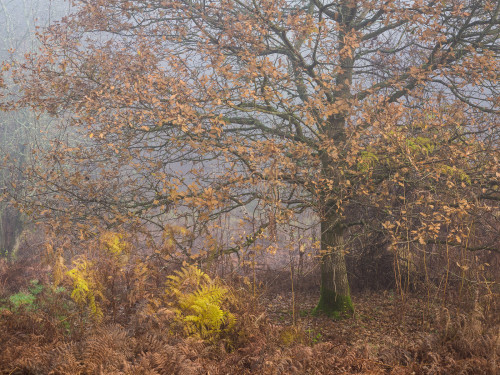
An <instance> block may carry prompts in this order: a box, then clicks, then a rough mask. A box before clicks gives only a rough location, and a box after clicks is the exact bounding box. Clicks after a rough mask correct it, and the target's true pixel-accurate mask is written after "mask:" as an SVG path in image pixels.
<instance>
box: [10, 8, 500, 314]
mask: <svg viewBox="0 0 500 375" xmlns="http://www.w3.org/2000/svg"><path fill="white" fill-rule="evenodd" d="M73 9H74V13H73V14H72V15H71V16H70V17H68V18H65V19H63V20H62V21H61V22H60V23H59V24H57V25H54V26H53V27H51V28H49V29H47V30H46V31H45V32H44V33H42V34H41V38H42V39H41V40H42V42H43V49H42V50H41V51H40V52H39V53H38V54H36V55H35V56H31V58H29V59H28V60H27V61H26V63H25V65H24V69H23V70H22V71H21V73H23V74H21V75H20V76H19V82H20V83H22V84H23V86H24V96H23V98H22V100H21V102H22V103H25V104H28V105H31V106H33V108H35V109H36V110H39V111H46V112H48V113H50V114H51V115H53V116H54V117H56V118H58V120H59V121H60V123H61V124H62V126H64V128H65V129H66V136H64V137H60V138H59V139H57V140H56V141H54V143H53V145H54V149H53V152H51V153H48V154H45V157H46V158H47V162H48V165H49V168H48V169H45V170H43V172H42V171H39V170H36V169H33V170H32V171H31V172H30V173H31V175H30V178H31V179H32V180H33V181H37V182H38V184H39V185H38V186H39V187H37V189H38V190H37V197H38V198H39V199H38V201H37V202H38V204H39V205H40V206H41V211H42V210H43V212H47V211H45V209H51V210H55V209H57V211H56V212H58V213H59V214H71V215H72V217H73V219H74V220H77V221H78V220H79V219H80V220H82V221H83V220H86V218H87V214H88V215H90V214H92V215H94V216H99V217H101V218H106V220H108V221H113V220H127V219H130V218H133V217H134V218H141V219H142V220H144V221H145V222H148V223H149V225H151V226H154V225H156V226H158V227H159V228H164V227H165V223H166V222H167V221H168V220H172V219H174V220H175V219H176V218H178V217H180V216H185V215H187V213H188V212H191V213H192V217H195V218H196V220H197V221H196V223H203V224H196V225H198V227H197V228H198V229H199V231H200V233H203V230H204V229H203V228H205V229H206V227H207V225H208V223H210V222H211V221H213V220H214V218H216V217H217V215H220V214H223V213H227V212H232V211H234V210H236V209H239V208H245V207H250V206H252V207H258V208H259V209H260V210H261V212H266V213H267V214H266V216H265V217H266V219H265V220H263V221H262V222H261V223H259V225H257V226H256V228H255V233H253V234H250V235H249V236H248V237H246V241H247V242H249V241H250V242H252V240H254V239H255V238H257V237H258V236H259V235H261V234H262V232H263V231H268V232H269V233H270V234H271V236H272V235H274V232H275V230H276V225H280V224H283V225H284V224H285V223H287V222H291V221H293V220H296V219H297V218H298V217H300V215H301V214H304V213H305V212H314V215H315V216H314V217H315V218H316V220H317V221H318V222H319V223H320V228H321V231H320V232H321V295H320V301H319V304H318V306H317V311H324V312H326V313H328V314H329V315H333V316H336V315H339V314H342V313H346V312H350V311H352V310H353V305H352V302H351V299H350V291H349V283H348V279H347V272H346V264H345V260H344V256H345V253H346V251H347V250H348V248H349V246H350V244H351V242H350V241H351V238H352V237H351V235H355V234H356V233H357V232H356V231H359V230H366V228H368V229H369V230H370V231H378V232H379V233H383V235H384V236H385V237H386V238H387V239H388V240H389V242H390V247H391V249H393V250H394V251H399V250H401V249H402V251H403V250H404V251H406V250H405V249H410V248H412V249H413V248H415V249H423V250H424V251H425V249H426V248H427V247H429V246H436V245H437V244H446V245H447V246H448V245H449V246H464V247H466V248H469V249H472V248H474V249H490V250H493V249H494V248H495V246H496V245H497V244H498V239H499V232H498V216H495V215H496V214H495V213H494V212H495V207H497V206H495V205H496V203H495V202H498V199H499V191H498V180H499V170H498V156H499V149H498V136H499V133H498V130H499V127H498V125H499V124H498V112H499V97H498V72H499V71H500V69H499V62H498V52H499V47H498V45H499V44H498V37H499V30H500V28H499V22H500V19H499V12H500V3H499V2H496V1H488V0H453V1H435V0H412V1H402V0H331V1H323V0H217V1H212V0H203V1H201V0H106V1H104V0H93V1H87V0H75V1H73ZM40 186H44V188H41V187H40ZM42 197H44V199H42ZM53 212H54V211H53ZM194 223H195V221H194V220H193V221H191V224H192V225H193V226H195V224H194ZM479 223H482V224H481V225H479ZM360 228H363V229H360ZM191 229H192V230H193V231H194V230H195V228H191ZM206 234H207V236H208V235H209V234H208V232H206ZM240 246H241V244H240ZM238 248H239V247H238V246H237V245H235V246H233V247H232V248H231V249H227V250H228V251H232V250H234V249H238ZM398 249H399V250H398Z"/></svg>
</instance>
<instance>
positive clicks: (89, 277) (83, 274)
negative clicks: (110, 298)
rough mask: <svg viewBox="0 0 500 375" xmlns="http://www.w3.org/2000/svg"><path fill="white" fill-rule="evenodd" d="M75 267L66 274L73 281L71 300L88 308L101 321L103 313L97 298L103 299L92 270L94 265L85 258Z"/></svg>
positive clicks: (79, 260)
mask: <svg viewBox="0 0 500 375" xmlns="http://www.w3.org/2000/svg"><path fill="white" fill-rule="evenodd" d="M73 264H74V267H73V268H72V269H71V270H69V271H68V272H67V273H66V274H67V275H68V276H69V277H70V278H71V279H72V280H73V292H72V293H71V298H72V299H73V301H75V302H76V303H77V304H78V305H79V306H81V307H88V308H89V310H90V312H91V314H92V317H93V318H94V319H96V320H100V319H101V318H102V316H103V312H102V310H101V308H100V306H99V304H98V303H97V301H96V297H101V298H103V295H102V292H101V291H100V290H99V287H98V283H97V282H96V280H95V277H94V275H93V272H92V270H91V267H92V264H91V263H90V262H88V261H87V260H86V259H85V258H79V259H77V260H76V261H74V262H73Z"/></svg>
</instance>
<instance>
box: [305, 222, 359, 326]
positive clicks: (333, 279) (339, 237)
mask: <svg viewBox="0 0 500 375" xmlns="http://www.w3.org/2000/svg"><path fill="white" fill-rule="evenodd" d="M321 220H322V221H321V253H322V258H321V289H320V298H319V302H318V305H317V306H316V308H315V309H314V313H324V314H326V315H328V316H329V317H332V318H337V319H338V318H341V317H342V316H344V315H347V314H352V313H353V312H354V306H353V304H352V301H351V294H350V289H349V282H348V280H347V270H346V264H345V259H344V252H343V251H344V239H343V228H342V222H341V220H340V218H339V217H338V216H337V214H336V213H327V214H326V215H325V217H323V218H322V219H321Z"/></svg>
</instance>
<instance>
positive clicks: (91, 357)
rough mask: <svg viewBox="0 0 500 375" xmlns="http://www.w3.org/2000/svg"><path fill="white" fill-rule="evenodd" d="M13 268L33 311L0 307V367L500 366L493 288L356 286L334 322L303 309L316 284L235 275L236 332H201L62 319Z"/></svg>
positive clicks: (156, 323)
mask: <svg viewBox="0 0 500 375" xmlns="http://www.w3.org/2000/svg"><path fill="white" fill-rule="evenodd" d="M12 267H21V268H19V269H14V270H12V269H11V270H10V271H9V270H8V269H5V267H4V270H3V274H2V273H1V272H0V280H1V281H2V282H3V281H5V280H7V279H6V278H5V275H6V274H8V273H9V272H11V274H12V272H14V271H15V274H16V278H15V280H16V282H17V283H21V281H19V278H18V275H19V274H23V272H24V275H23V277H24V278H26V280H25V285H27V288H28V289H26V288H24V289H23V290H24V291H27V290H29V291H31V292H30V293H32V295H34V297H33V298H34V299H33V301H31V302H29V301H28V302H29V303H32V305H33V306H36V308H32V309H31V308H30V309H28V308H26V309H18V310H14V309H12V308H10V309H7V308H4V309H3V310H2V311H1V312H0V373H1V374H54V375H56V374H130V375H132V374H137V375H139V374H151V375H157V374H173V375H175V374H178V375H195V374H200V375H201V374H206V375H209V374H210V375H222V374H227V375H233V374H234V375H237V374H262V375H264V374H265V375H268V374H269V375H279V374H282V375H286V374H318V375H319V374H489V375H496V374H499V373H500V372H499V371H498V370H499V363H500V314H499V306H498V304H499V299H498V297H499V296H498V295H490V296H485V297H484V298H483V297H481V298H479V299H478V300H477V301H475V303H469V304H463V303H457V301H458V299H454V300H452V301H447V302H446V303H444V302H443V301H440V300H439V298H435V296H434V298H430V296H428V295H427V294H426V293H412V294H407V295H403V296H402V295H400V294H398V293H396V292H393V291H380V292H363V293H354V295H353V302H354V304H355V307H356V311H355V313H354V314H353V316H352V317H349V318H346V319H343V320H338V321H334V320H332V319H329V318H327V317H324V316H312V315H311V314H310V312H311V310H312V309H313V308H314V306H315V304H316V302H317V300H318V295H317V293H316V292H314V291H313V292H311V291H302V292H299V293H295V295H294V298H293V299H292V294H291V293H290V292H288V291H284V290H281V291H279V290H274V291H272V292H271V291H269V290H268V291H267V292H266V293H262V294H261V295H259V294H258V293H259V291H258V290H257V296H253V293H252V291H251V288H247V289H245V288H244V287H242V285H243V284H239V285H234V286H233V287H232V288H233V289H234V291H235V292H234V293H233V296H234V298H235V302H233V304H232V305H231V309H232V311H233V313H234V316H235V318H236V327H235V328H234V329H233V331H232V333H231V334H228V335H226V336H221V337H220V338H218V339H210V340H206V339H205V340H201V339H200V338H195V337H186V336H185V335H183V334H182V333H179V332H178V331H175V329H174V328H172V327H173V326H172V325H171V324H170V322H171V319H172V316H171V315H168V314H166V315H165V317H162V316H161V314H159V313H158V314H156V315H154V316H152V315H151V314H144V313H141V312H140V309H137V310H133V311H132V310H131V311H129V312H128V313H127V314H125V313H123V314H122V316H121V317H120V318H119V319H115V320H114V321H113V320H111V319H110V318H107V319H104V320H103V321H102V322H100V323H98V324H97V323H92V322H91V321H90V320H88V319H87V320H85V319H83V320H82V319H81V318H78V312H77V311H75V312H74V313H73V314H68V315H67V316H64V317H63V318H62V319H61V316H60V315H58V314H60V312H57V311H59V310H57V309H56V308H55V307H54V306H56V305H57V306H63V304H62V303H63V302H64V301H65V300H68V301H69V300H70V299H69V295H62V294H61V295H60V296H59V297H57V298H56V299H54V298H53V297H54V295H51V294H49V293H48V292H47V291H46V290H45V291H42V290H43V287H42V286H40V285H41V284H36V283H33V282H32V281H31V284H30V281H29V280H30V279H31V280H32V278H33V275H34V272H35V271H34V270H33V269H31V270H26V269H24V268H23V266H22V265H19V264H17V265H13V266H12ZM9 268H11V267H9ZM21 270H24V271H23V272H21ZM13 280H14V279H11V282H12V281H13ZM30 285H31V286H30ZM4 287H5V285H4ZM35 291H38V292H39V294H37V295H36V296H35V294H36V293H35ZM38 292H37V293H38ZM6 293H7V292H6V291H4V293H3V296H2V298H3V299H2V301H4V302H5V301H6V300H7V299H6ZM9 293H10V294H11V295H12V291H10V292H9ZM51 293H53V292H51ZM16 295H19V293H18V294H16ZM25 295H29V293H25ZM422 296H423V297H422ZM292 301H294V302H295V309H293V308H292V307H293V306H292ZM452 302H453V303H452ZM4 306H5V304H4ZM56 310H57V311H56ZM293 310H295V313H293ZM71 327H75V328H71Z"/></svg>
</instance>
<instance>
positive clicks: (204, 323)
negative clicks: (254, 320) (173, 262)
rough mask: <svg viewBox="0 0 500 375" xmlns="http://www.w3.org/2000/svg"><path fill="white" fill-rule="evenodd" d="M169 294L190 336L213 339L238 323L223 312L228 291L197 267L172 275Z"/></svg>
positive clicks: (167, 292) (179, 319) (179, 321)
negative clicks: (223, 304)
mask: <svg viewBox="0 0 500 375" xmlns="http://www.w3.org/2000/svg"><path fill="white" fill-rule="evenodd" d="M166 294H167V296H169V297H170V299H171V300H172V302H171V303H170V304H171V306H172V307H173V311H174V312H175V316H176V321H177V323H180V324H181V325H182V326H183V328H184V331H185V333H186V334H187V335H190V336H193V335H194V336H199V337H201V338H204V339H210V338H214V337H217V336H218V335H219V334H220V333H221V332H222V330H223V329H224V328H226V329H227V328H230V327H232V326H233V324H234V321H235V319H234V316H233V315H232V314H231V313H229V312H227V311H224V310H223V309H222V303H223V302H224V299H225V296H226V294H227V289H225V288H223V287H221V286H219V285H217V284H216V283H215V282H214V281H213V280H212V279H211V278H210V277H209V276H208V275H207V274H206V273H204V272H203V271H201V270H200V269H198V268H197V267H195V266H189V267H185V268H182V269H181V270H180V271H176V272H175V275H171V276H169V277H168V281H167V290H166Z"/></svg>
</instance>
